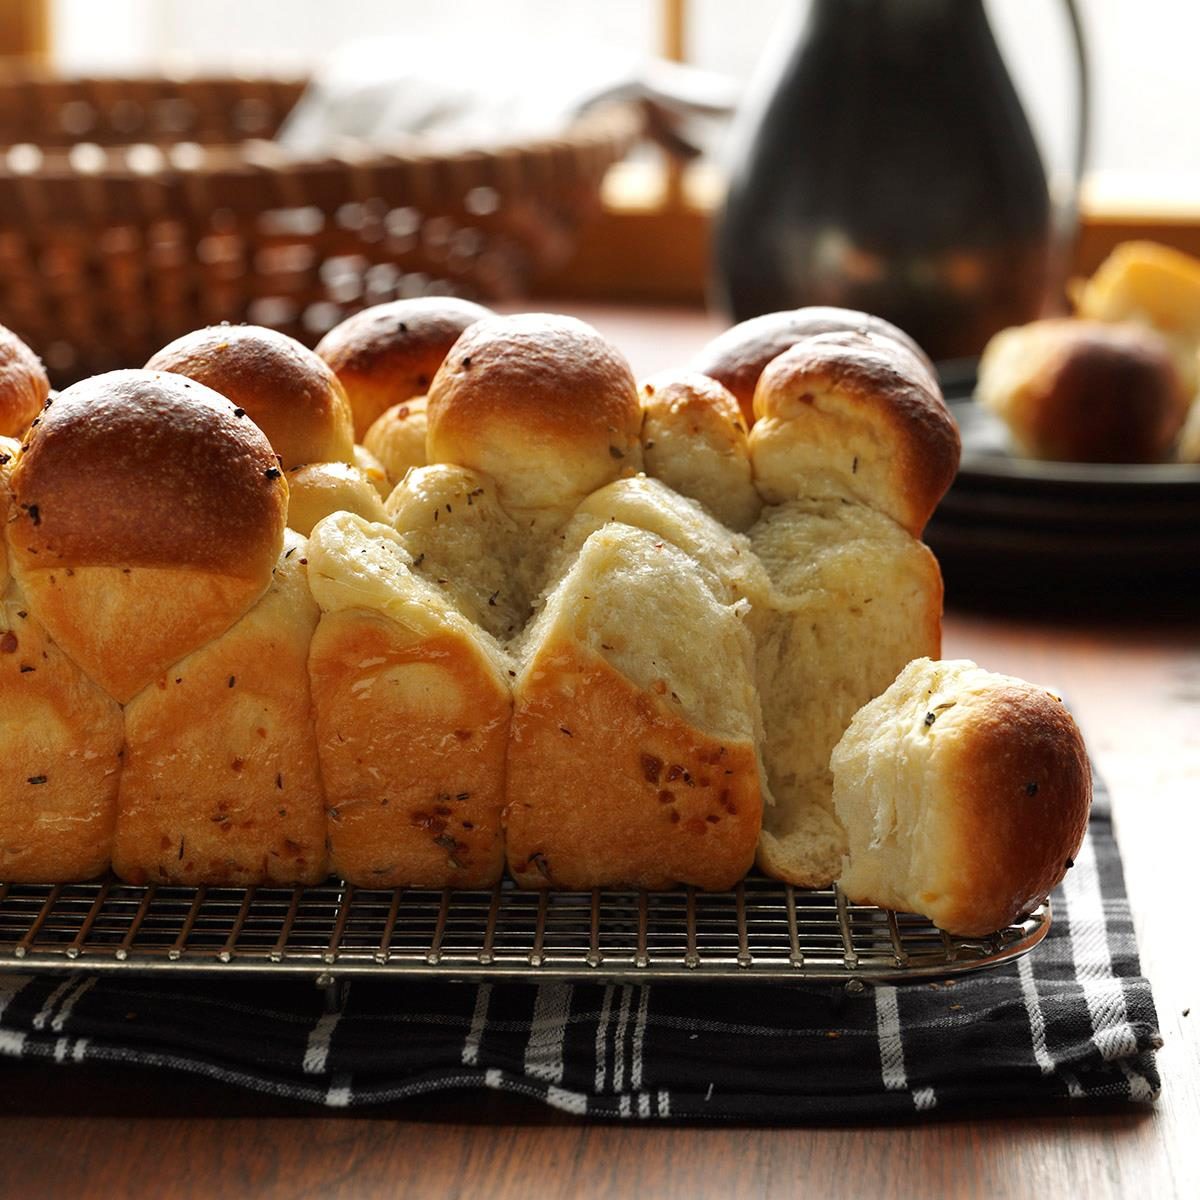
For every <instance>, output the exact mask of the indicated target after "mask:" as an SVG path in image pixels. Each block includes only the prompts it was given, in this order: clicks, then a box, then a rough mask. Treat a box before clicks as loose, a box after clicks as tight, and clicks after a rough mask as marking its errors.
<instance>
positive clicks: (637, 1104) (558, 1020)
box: [0, 795, 1160, 1121]
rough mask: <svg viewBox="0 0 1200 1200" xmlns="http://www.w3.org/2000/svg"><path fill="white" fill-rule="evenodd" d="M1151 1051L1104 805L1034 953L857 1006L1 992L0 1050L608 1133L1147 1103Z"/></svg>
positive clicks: (1146, 1004) (591, 994) (534, 990)
mask: <svg viewBox="0 0 1200 1200" xmlns="http://www.w3.org/2000/svg"><path fill="white" fill-rule="evenodd" d="M1159 1045H1160V1038H1159V1034H1158V1025H1157V1019H1156V1016H1155V1012H1154V1003H1153V1000H1152V998H1151V995H1150V986H1149V984H1148V983H1147V981H1146V980H1145V979H1144V978H1142V977H1141V974H1140V967H1139V964H1138V957H1137V946H1136V944H1135V942H1134V934H1133V926H1132V923H1131V921H1130V915H1129V903H1128V900H1127V899H1126V896H1125V888H1124V881H1123V878H1122V874H1121V861H1120V856H1119V854H1118V852H1117V847H1116V843H1115V842H1114V841H1113V836H1112V826H1111V822H1110V820H1109V815H1108V806H1107V802H1106V798H1105V797H1104V796H1103V795H1098V797H1097V804H1096V806H1095V809H1094V812H1093V818H1092V824H1091V829H1090V832H1089V834H1088V838H1087V841H1086V842H1085V844H1084V847H1083V849H1082V851H1081V853H1080V855H1079V857H1078V859H1077V860H1076V863H1075V868H1074V870H1072V871H1071V872H1070V873H1069V874H1068V876H1067V880H1066V883H1065V884H1064V886H1063V887H1062V888H1060V889H1059V891H1058V893H1057V894H1056V895H1055V896H1054V924H1053V927H1052V929H1051V932H1050V934H1049V935H1048V937H1047V938H1046V940H1045V941H1044V942H1043V943H1042V945H1041V946H1040V947H1038V948H1037V949H1036V950H1035V951H1034V952H1033V953H1032V955H1030V956H1028V957H1026V958H1024V959H1021V960H1020V962H1019V963H1017V964H1015V965H1013V966H1011V967H1008V968H1004V969H1000V970H995V971H991V972H986V973H983V974H980V975H976V976H969V977H966V978H961V979H959V980H958V981H956V982H954V983H953V984H951V983H945V984H933V985H913V986H910V987H907V988H900V989H897V988H891V987H886V988H878V989H875V990H871V989H868V990H867V991H866V992H864V993H862V994H860V995H854V996H851V995H847V994H846V993H845V991H844V990H843V989H840V988H838V989H829V988H824V989H814V988H802V987H795V986H780V985H774V986H767V985H761V986H755V985H746V984H743V985H737V986H733V987H720V986H712V985H707V986H689V985H686V984H680V985H670V986H667V985H663V986H658V987H633V986H629V987H621V986H605V985H603V984H587V983H579V984H573V985H561V984H543V985H540V986H537V987H533V986H529V985H523V984H503V985H501V984H495V985H489V984H484V985H481V986H477V987H476V986H467V985H465V984H437V985H427V984H420V983H411V984H409V983H396V982H380V983H376V982H373V981H367V980H358V981H356V982H354V983H353V984H351V985H350V986H349V988H348V989H347V991H346V993H345V995H344V998H343V1001H342V1004H341V1006H340V1007H339V1008H338V1010H337V1011H335V1012H325V1011H324V1008H323V1004H322V997H321V995H320V993H318V992H317V990H316V989H315V988H313V987H312V986H311V984H307V983H300V982H290V981H284V982H268V983H261V982H256V981H245V982H239V981H233V982H227V981H225V980H221V981H218V982H197V981H195V980H189V981H185V982H182V983H180V982H163V981H160V980H157V979H124V978H120V977H115V976H114V977H107V978H104V979H99V980H98V979H97V978H96V977H95V976H91V977H86V978H79V977H71V978H67V979H64V978H63V977H62V976H45V975H43V976H39V975H29V976H7V977H0V1051H2V1052H3V1053H6V1054H9V1055H12V1056H16V1057H23V1058H29V1059H34V1058H41V1059H46V1060H48V1061H54V1062H66V1061H74V1062H92V1063H96V1062H120V1063H131V1064H139V1065H144V1066H152V1067H161V1068H163V1069H167V1070H174V1071H185V1072H194V1073H197V1074H200V1075H205V1076H209V1077H211V1078H215V1079H220V1080H224V1081H226V1082H228V1083H232V1084H238V1085H241V1086H243V1087H248V1088H256V1089H258V1090H260V1091H264V1092H270V1093H272V1094H275V1095H278V1096H287V1097H293V1098H296V1099H300V1100H308V1101H312V1102H315V1103H319V1104H327V1105H333V1106H344V1105H351V1104H370V1103H372V1102H376V1101H384V1100H395V1099H400V1098H403V1097H406V1096H417V1095H420V1094H423V1093H428V1092H435V1091H440V1090H442V1089H448V1088H464V1087H467V1088H477V1087H487V1088H496V1089H499V1090H500V1091H507V1092H513V1093H518V1094H520V1095H525V1096H534V1097H536V1098H538V1099H541V1100H544V1101H546V1102H547V1103H549V1104H552V1105H554V1106H555V1107H558V1108H561V1109H565V1110H567V1111H568V1112H572V1113H579V1114H588V1115H594V1116H602V1117H631V1118H672V1119H688V1120H692V1119H714V1120H742V1121H803V1120H806V1119H824V1120H828V1119H854V1118H874V1117H900V1116H905V1115H909V1114H912V1113H914V1112H929V1111H937V1112H953V1111H959V1112H962V1111H965V1110H973V1109H974V1110H977V1109H979V1108H981V1107H984V1106H987V1105H991V1104H1001V1103H1005V1102H1012V1101H1016V1102H1022V1103H1026V1104H1027V1103H1028V1102H1030V1101H1037V1100H1042V1101H1054V1100H1061V1099H1068V1098H1073V1099H1076V1100H1082V1101H1087V1100H1093V1099H1106V1100H1111V1099H1118V1100H1132V1101H1143V1102H1144V1101H1151V1100H1153V1099H1154V1098H1155V1097H1156V1096H1157V1094H1158V1089H1159V1081H1158V1075H1157V1072H1156V1070H1155V1065H1154V1053H1153V1052H1154V1050H1155V1049H1156V1048H1157V1047H1158V1046H1159Z"/></svg>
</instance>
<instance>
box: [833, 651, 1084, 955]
mask: <svg viewBox="0 0 1200 1200" xmlns="http://www.w3.org/2000/svg"><path fill="white" fill-rule="evenodd" d="M833 774H834V800H835V802H836V805H837V812H838V816H839V817H840V818H841V820H842V821H843V822H844V824H845V827H846V829H847V831H848V834H849V857H848V859H847V862H846V866H845V870H844V872H843V874H842V877H841V880H840V883H841V887H842V890H843V891H844V892H845V893H846V895H847V896H848V897H849V898H850V899H851V900H852V901H855V902H858V903H863V904H879V905H883V906H885V907H888V908H897V909H901V910H903V911H907V912H918V913H923V914H925V915H926V916H927V917H929V918H930V919H931V920H932V921H933V922H934V923H935V924H937V925H938V926H940V927H941V928H943V929H946V930H949V931H950V932H952V933H958V934H964V935H968V936H978V935H983V934H987V933H990V932H992V930H995V929H1000V928H1002V927H1003V926H1005V925H1007V924H1009V922H1011V921H1013V920H1015V919H1016V918H1017V917H1019V916H1020V915H1022V914H1023V913H1027V912H1029V911H1030V910H1031V909H1032V908H1033V907H1034V906H1036V905H1037V904H1038V903H1039V902H1040V901H1041V900H1042V899H1044V898H1045V897H1046V896H1048V895H1049V894H1050V892H1051V890H1052V889H1053V888H1054V887H1055V886H1056V885H1057V884H1058V883H1059V882H1060V881H1061V880H1062V878H1063V875H1064V874H1065V873H1066V871H1067V870H1068V868H1070V866H1071V865H1072V862H1073V859H1074V857H1075V855H1076V854H1077V853H1078V850H1079V846H1080V843H1081V842H1082V841H1083V835H1084V831H1085V829H1086V827H1087V818H1088V810H1089V807H1090V805H1091V794H1092V780H1091V772H1090V769H1089V766H1088V759H1087V754H1086V752H1085V750H1084V746H1083V739H1082V738H1081V737H1080V734H1079V730H1078V728H1077V727H1076V725H1075V722H1074V721H1073V720H1072V719H1071V716H1070V714H1069V713H1068V712H1067V710H1066V709H1065V708H1064V707H1063V704H1062V701H1061V700H1060V699H1059V698H1058V697H1057V696H1055V695H1054V694H1053V693H1051V692H1048V691H1045V690H1044V689H1042V688H1038V687H1035V686H1033V685H1032V684H1029V683H1025V682H1024V681H1023V680H1020V679H1013V678H1010V677H1009V676H1006V675H994V674H991V673H989V672H987V671H983V670H981V669H980V668H979V667H977V666H976V665H975V664H974V663H972V662H965V661H956V662H930V661H929V660H928V659H920V660H918V661H916V662H913V663H911V664H910V665H909V666H908V667H906V668H905V670H904V671H903V672H901V674H900V676H899V677H898V678H897V679H896V681H895V682H894V683H893V684H892V686H891V687H889V688H888V689H887V691H885V692H884V693H883V694H882V695H881V696H879V697H878V698H877V699H875V700H872V701H871V703H870V704H868V705H866V706H865V707H864V708H863V709H862V710H861V711H860V712H859V713H858V714H857V715H856V716H855V718H854V720H853V721H852V722H851V724H850V727H849V728H848V729H847V730H846V733H845V735H844V737H843V738H842V740H841V741H840V742H839V743H838V746H837V748H836V749H835V750H834V753H833Z"/></svg>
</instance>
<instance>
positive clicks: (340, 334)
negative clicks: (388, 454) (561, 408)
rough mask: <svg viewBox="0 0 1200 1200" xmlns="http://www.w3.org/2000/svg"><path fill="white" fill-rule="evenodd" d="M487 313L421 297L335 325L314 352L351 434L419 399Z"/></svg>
mask: <svg viewBox="0 0 1200 1200" xmlns="http://www.w3.org/2000/svg"><path fill="white" fill-rule="evenodd" d="M491 315H492V312H491V310H490V309H487V308H484V307H483V305H481V304H473V303H471V301H469V300H459V299H456V298H455V297H453V296H422V297H417V298H414V299H411V300H393V301H392V302H391V303H389V304H376V305H375V306H373V307H372V308H365V309H363V311H362V312H359V313H355V314H354V315H353V316H352V317H347V318H346V320H344V321H343V322H342V323H341V324H340V325H335V326H334V327H333V328H332V329H331V330H330V331H329V332H328V333H327V334H326V335H325V336H324V337H323V338H322V339H321V341H320V343H319V344H318V345H317V353H318V354H319V355H320V356H321V357H322V358H323V359H324V360H325V361H326V362H327V363H328V364H329V366H330V367H332V368H333V371H334V373H335V374H336V375H337V377H338V378H339V379H340V380H341V381H342V385H343V386H344V387H345V389H346V395H347V396H348V397H349V399H350V407H351V408H352V409H353V411H354V434H355V436H356V437H358V438H362V437H363V436H364V435H365V434H366V432H367V430H368V429H370V428H371V426H372V425H373V424H374V423H375V422H376V421H377V420H378V419H379V417H380V416H381V415H382V414H383V413H384V412H385V411H386V410H387V409H389V408H391V407H393V406H394V405H397V404H402V403H403V402H404V401H406V400H411V399H413V398H414V397H416V396H424V395H425V394H426V393H427V392H428V391H429V385H430V383H431V382H432V381H433V377H434V376H435V375H436V374H437V371H438V368H439V367H440V366H441V365H442V362H443V360H444V359H445V357H446V355H447V354H449V353H450V347H451V346H453V345H454V343H455V342H456V341H458V337H459V335H460V334H461V333H462V332H463V330H464V329H466V328H467V327H468V326H470V325H473V324H474V323H475V322H476V321H480V320H482V319H483V318H484V317H490V316H491ZM397 482H399V480H397Z"/></svg>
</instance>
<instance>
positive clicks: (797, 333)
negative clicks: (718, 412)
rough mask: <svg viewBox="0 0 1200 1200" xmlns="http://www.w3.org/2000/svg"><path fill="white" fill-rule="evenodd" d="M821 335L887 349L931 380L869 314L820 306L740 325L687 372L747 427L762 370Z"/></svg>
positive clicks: (903, 338) (905, 340)
mask: <svg viewBox="0 0 1200 1200" xmlns="http://www.w3.org/2000/svg"><path fill="white" fill-rule="evenodd" d="M827 333H855V334H859V335H860V336H862V337H865V338H867V339H869V340H871V341H873V342H883V343H887V344H888V346H889V347H891V348H892V349H893V351H894V352H896V353H902V354H904V355H905V356H907V357H909V358H911V359H912V360H913V363H914V365H915V367H916V368H919V369H922V370H924V372H925V373H926V375H927V376H928V377H929V380H930V381H931V382H932V381H935V380H936V374H935V372H934V369H933V364H932V363H931V362H930V361H929V359H928V358H927V357H926V355H925V352H924V351H923V350H922V349H921V347H920V346H918V345H917V343H916V342H914V341H913V339H912V338H910V337H909V336H908V334H907V333H905V332H904V331H903V330H902V329H897V328H896V326H895V325H892V324H891V323H890V322H888V321H885V320H883V319H882V318H881V317H873V316H871V315H870V314H869V313H863V312H855V311H854V310H853V309H849V308H828V307H822V306H814V307H811V308H798V309H794V310H792V311H790V312H776V313H767V314H765V315H764V316H761V317H752V318H751V319H750V320H749V321H742V322H741V324H739V325H734V326H733V327H732V328H730V329H727V330H726V331H725V332H724V333H722V334H720V335H719V336H718V337H716V338H714V339H713V340H712V341H711V342H709V343H708V345H707V346H705V347H704V349H703V350H701V351H700V353H699V354H698V355H697V356H696V357H695V358H694V359H693V360H692V364H691V365H692V369H693V370H695V371H699V372H700V373H701V374H703V375H708V376H710V377H711V378H713V379H715V380H716V381H717V382H718V383H720V384H723V385H724V386H725V387H726V388H728V389H729V391H730V392H731V393H732V394H733V397H734V399H735V400H737V402H738V404H739V405H740V407H741V410H742V413H743V415H744V416H745V418H746V422H747V424H748V425H749V424H753V422H754V419H755V411H754V391H755V388H756V387H757V386H758V377H759V376H760V375H761V374H762V373H763V370H764V369H765V368H766V366H767V364H768V363H769V362H771V361H772V359H776V358H778V357H779V356H780V355H781V354H783V353H784V351H786V350H790V349H791V348H792V347H793V346H795V345H796V344H797V343H799V342H802V341H805V340H806V339H808V338H810V337H816V336H817V335H819V334H827Z"/></svg>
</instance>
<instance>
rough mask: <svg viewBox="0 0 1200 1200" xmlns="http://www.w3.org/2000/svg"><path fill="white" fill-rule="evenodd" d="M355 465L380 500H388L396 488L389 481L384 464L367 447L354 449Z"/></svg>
mask: <svg viewBox="0 0 1200 1200" xmlns="http://www.w3.org/2000/svg"><path fill="white" fill-rule="evenodd" d="M354 465H355V466H356V467H357V468H358V469H359V470H360V471H361V472H362V473H363V474H364V475H365V476H366V477H367V479H368V480H369V481H370V483H371V486H372V487H373V488H374V489H375V491H376V492H378V493H379V498H380V500H386V499H387V498H388V496H390V495H391V493H392V488H393V487H395V484H393V483H392V482H391V481H390V480H389V479H388V473H387V471H386V470H384V466H383V463H381V462H380V461H379V459H377V458H376V457H375V455H374V454H372V453H371V451H370V450H368V449H367V448H366V446H355V447H354Z"/></svg>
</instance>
